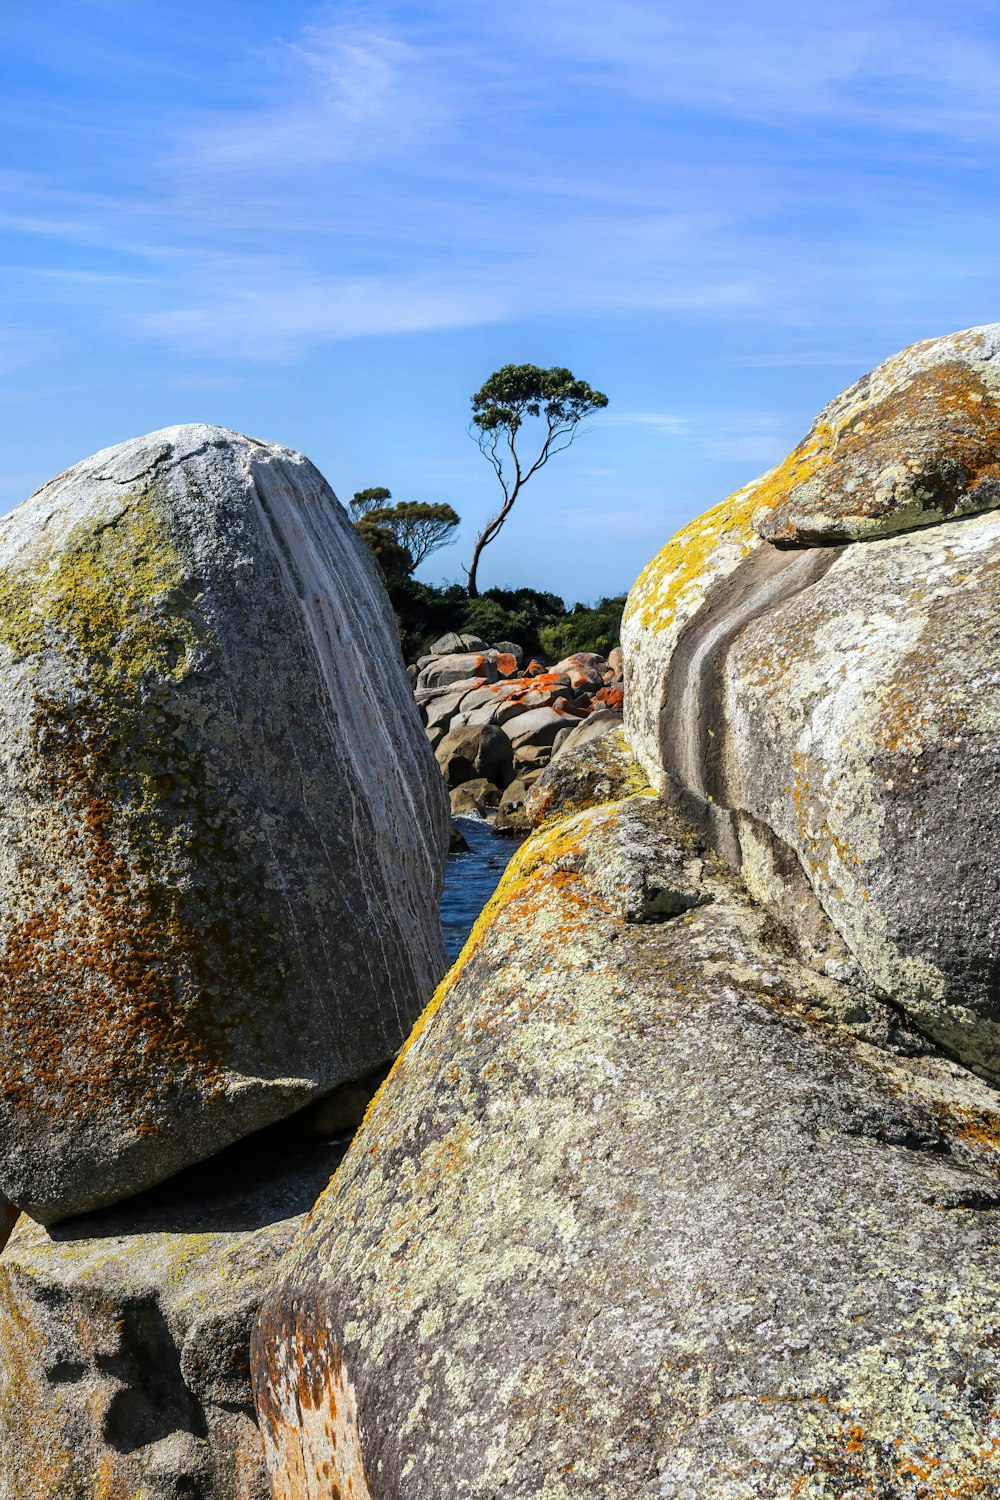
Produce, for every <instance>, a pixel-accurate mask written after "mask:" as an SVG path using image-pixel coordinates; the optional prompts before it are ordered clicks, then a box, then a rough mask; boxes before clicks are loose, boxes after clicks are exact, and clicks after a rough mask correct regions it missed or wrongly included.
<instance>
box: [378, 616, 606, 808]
mask: <svg viewBox="0 0 1000 1500" xmlns="http://www.w3.org/2000/svg"><path fill="white" fill-rule="evenodd" d="M407 673H408V675H409V677H410V680H411V681H412V683H413V687H414V696H415V698H416V702H417V707H418V708H419V710H420V716H421V718H422V720H423V723H424V726H425V728H426V731H427V738H428V740H429V741H430V744H431V746H432V748H433V750H434V754H435V757H436V759H437V763H438V765H439V766H440V768H441V772H442V775H443V776H444V780H445V785H446V786H447V788H448V792H449V797H450V801H451V810H452V814H456V813H464V812H478V813H480V814H481V815H482V816H483V817H485V818H487V819H488V820H489V821H490V822H491V823H492V824H493V827H494V830H495V831H496V832H497V833H510V834H518V833H524V832H526V831H527V829H528V828H529V827H530V826H531V824H530V821H529V819H528V818H527V816H526V814H525V812H524V804H525V799H526V798H527V796H528V793H529V792H530V790H531V788H532V787H533V786H534V785H535V783H536V782H537V781H538V779H539V777H540V776H541V775H542V773H543V772H544V770H545V768H546V766H547V765H548V764H549V762H550V761H551V760H552V758H553V756H555V755H556V754H557V753H558V751H559V750H560V749H561V748H563V747H564V746H572V745H574V744H580V743H583V742H584V741H585V740H586V739H588V738H590V737H591V736H592V735H594V734H597V733H603V732H604V730H606V729H608V728H612V727H618V726H620V725H621V724H622V722H623V705H624V695H625V678H624V670H623V660H622V653H621V650H620V649H615V650H614V651H612V652H611V653H610V655H609V656H608V657H607V659H605V658H604V657H603V656H599V655H598V654H597V653H596V652H590V651H581V652H577V653H576V654H574V655H572V656H567V657H565V658H564V659H563V660H562V661H558V662H555V663H548V662H545V661H539V660H538V659H536V658H532V659H531V660H530V661H528V662H525V660H524V652H523V651H522V649H521V647H520V646H518V645H516V644H513V643H511V642H500V643H499V644H497V645H493V646H488V645H487V644H486V642H485V641H481V640H480V639H479V638H478V637H476V636H459V635H454V634H451V635H446V636H443V637H442V638H441V639H440V640H439V641H435V643H434V645H433V646H432V647H431V649H430V651H429V652H428V653H427V655H425V656H422V657H421V658H420V659H419V661H417V662H416V663H415V664H414V665H413V666H411V667H408V668H407Z"/></svg>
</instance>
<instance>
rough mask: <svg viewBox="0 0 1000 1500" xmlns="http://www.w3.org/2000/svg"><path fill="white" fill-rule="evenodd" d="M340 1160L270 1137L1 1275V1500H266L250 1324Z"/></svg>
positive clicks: (15, 1261) (14, 1255) (57, 1232)
mask: <svg viewBox="0 0 1000 1500" xmlns="http://www.w3.org/2000/svg"><path fill="white" fill-rule="evenodd" d="M342 1153H343V1147H342V1146H338V1145H335V1144H332V1143H330V1144H314V1145H308V1144H306V1143H305V1142H304V1141H303V1140H302V1139H301V1138H300V1139H296V1137H295V1135H294V1134H291V1133H288V1134H283V1133H281V1127H279V1129H278V1131H272V1132H270V1133H269V1132H265V1133H264V1137H263V1139H262V1138H261V1137H256V1138H255V1139H254V1140H253V1141H252V1142H242V1143H240V1144H239V1145H237V1146H235V1147H231V1148H230V1149H229V1150H228V1151H227V1152H224V1153H223V1154H222V1155H221V1156H220V1157H218V1158H216V1159H215V1160H213V1161H211V1162H207V1163H204V1164H202V1165H200V1166H198V1167H194V1168H191V1169H189V1170H188V1171H187V1172H184V1173H182V1174H181V1175H180V1176H179V1177H176V1178H175V1179H173V1181H171V1182H170V1183H166V1184H162V1185H161V1186H160V1187H158V1188H154V1189H152V1190H151V1191H149V1192H147V1193H145V1194H143V1195H142V1196H141V1197H138V1198H135V1199H133V1200H131V1201H130V1202H129V1203H126V1204H119V1205H117V1206H116V1207H115V1208H113V1209H110V1210H105V1211H103V1212H101V1213H96V1214H90V1215H88V1216H87V1217H86V1218H84V1219H76V1220H73V1221H71V1222H68V1223H66V1224H63V1225H60V1226H59V1227H58V1228H57V1229H54V1230H52V1231H47V1230H45V1229H43V1228H41V1227H40V1226H39V1225H37V1224H33V1223H31V1222H30V1221H29V1220H28V1219H26V1218H22V1219H21V1221H20V1224H19V1226H18V1228H17V1230H16V1232H15V1234H14V1237H13V1239H12V1241H11V1243H10V1244H9V1245H8V1247H7V1250H6V1251H5V1253H4V1255H3V1257H2V1259H0V1495H2V1496H3V1500H103V1497H107V1500H113V1497H119V1496H121V1497H127V1500H133V1497H135V1496H137V1495H138V1496H141V1497H142V1500H174V1497H177V1496H198V1497H200V1500H266V1497H267V1496H269V1494H270V1489H269V1487H268V1483H267V1479H266V1475H265V1472H264V1462H263V1450H262V1445H261V1440H260V1435H259V1432H258V1428H257V1422H256V1418H255V1415H254V1410H253V1402H252V1396H251V1390H250V1370H249V1340H250V1325H251V1322H252V1319H253V1316H254V1312H255V1310H256V1307H257V1304H258V1302H259V1301H260V1298H261V1296H262V1295H263V1294H264V1292H265V1291H266V1290H267V1288H268V1286H269V1284H270V1281H271V1278H272V1276H273V1274H274V1271H275V1268H276V1266H277V1263H278V1261H279V1259H280V1257H281V1255H282V1254H283V1252H284V1251H285V1250H286V1249H287V1248H288V1245H289V1244H290V1243H291V1240H292V1238H293V1236H294V1233H295V1230H296V1229H297V1228H298V1227H299V1225H300V1224H301V1222H302V1219H303V1217H304V1215H305V1213H306V1211H307V1210H308V1209H309V1208H310V1207H311V1206H312V1203H313V1200H314V1199H315V1197H316V1195H317V1194H318V1193H319V1191H320V1190H321V1188H322V1187H323V1186H324V1185H325V1183H326V1181H327V1179H328V1178H329V1175H330V1173H331V1171H332V1170H333V1169H334V1167H335V1166H336V1164H337V1162H338V1161H339V1159H340V1156H341V1155H342Z"/></svg>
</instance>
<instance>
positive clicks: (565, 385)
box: [469, 365, 608, 599]
mask: <svg viewBox="0 0 1000 1500" xmlns="http://www.w3.org/2000/svg"><path fill="white" fill-rule="evenodd" d="M607 404H608V398H607V396H605V395H604V394H603V392H602V391H595V390H591V388H590V386H589V385H588V384H587V382H586V381H585V380H577V379H576V377H575V376H574V375H573V374H572V372H571V371H570V370H565V369H562V368H561V367H559V366H556V367H555V368H553V369H551V370H542V369H539V367H538V366H537V365H504V366H503V368H502V369H500V370H497V371H495V372H494V374H492V375H491V376H490V378H489V380H487V381H486V383H485V385H483V386H481V387H480V389H479V390H478V391H477V392H476V394H475V395H474V396H473V398H472V425H471V427H470V429H469V430H470V432H471V434H472V436H473V437H474V438H475V439H476V442H477V443H478V445H479V448H480V451H481V452H482V453H483V454H485V456H486V457H487V458H488V459H489V461H490V463H491V464H492V466H493V470H494V473H495V474H496V476H497V479H498V480H499V481H500V488H501V489H502V491H503V498H504V503H503V506H502V507H501V509H500V510H499V511H498V512H497V514H496V515H495V516H494V517H493V519H492V521H490V522H489V524H488V525H487V526H486V528H485V530H484V531H483V532H482V533H481V534H480V536H479V538H478V540H477V542H476V546H475V550H474V552H473V554H472V566H471V567H470V569H469V598H470V599H475V598H476V597H477V594H478V590H477V587H476V574H477V572H478V569H479V559H480V557H481V555H482V552H483V549H484V548H485V547H488V546H489V544H490V542H492V541H494V540H495V538H496V537H497V536H498V535H499V533H500V530H501V528H502V527H503V524H504V522H505V521H506V519H507V517H508V516H509V515H510V512H511V509H512V508H513V505H514V501H515V500H516V499H517V497H518V495H519V494H520V493H521V490H522V489H523V488H524V486H525V485H526V484H527V482H528V480H529V479H530V478H531V477H532V475H533V474H537V473H538V471H539V469H541V468H544V466H545V465H546V464H547V463H548V461H549V459H550V458H551V457H552V455H553V454H554V453H561V452H562V451H563V449H564V448H568V447H569V445H570V443H572V441H573V439H574V438H575V437H576V435H577V432H578V430H579V427H580V423H581V422H582V421H583V419H584V417H586V416H589V415H590V413H591V412H593V411H599V410H600V409H601V408H602V407H605V406H607ZM525 417H538V418H540V419H541V420H542V421H543V422H544V429H543V434H542V437H541V444H540V447H539V448H538V451H537V454H536V456H535V458H534V459H533V460H532V461H531V462H530V463H525V462H522V458H521V455H520V453H519V452H518V451H517V436H518V433H519V432H520V431H521V427H522V425H523V423H524V419H525Z"/></svg>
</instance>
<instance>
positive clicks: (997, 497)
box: [623, 326, 1000, 1078]
mask: <svg viewBox="0 0 1000 1500" xmlns="http://www.w3.org/2000/svg"><path fill="white" fill-rule="evenodd" d="M998 354H1000V327H998V326H991V327H988V328H983V329H974V330H971V331H970V332H968V333H963V334H956V335H953V336H951V337H949V338H945V339H939V340H935V341H932V342H928V343H926V344H920V345H916V346H914V348H913V349H910V350H906V351H904V353H903V354H901V355H898V356H896V357H895V358H894V359H892V360H889V361H888V362H887V363H886V364H885V365H883V366H881V367H880V368H879V369H878V370H876V371H875V372H874V373H873V374H872V375H870V376H866V377H865V379H864V380H862V381H859V382H858V384H857V385H856V386H854V387H852V388H851V389H850V390H849V391H847V392H845V393H844V395H842V396H840V397H838V398H837V400H835V401H834V402H832V403H831V404H830V406H829V407H828V408H827V409H826V411H825V412H823V413H822V414H821V415H820V417H819V418H818V419H817V421H816V423H815V424H814V427H813V429H812V431H811V433H810V435H809V436H808V437H807V438H806V439H805V441H804V443H803V444H800V446H799V448H797V449H796V450H795V451H794V452H793V454H791V455H790V457H789V458H788V459H787V460H786V461H785V463H784V464H781V465H779V466H778V468H776V469H774V470H772V471H771V472H770V473H769V474H766V475H764V476H763V477H762V478H761V479H759V480H757V481H756V482H755V483H754V484H752V485H750V486H748V487H747V488H746V489H745V490H743V491H740V492H739V493H738V494H737V495H735V496H733V497H732V498H731V499H730V500H729V501H726V502H725V503H724V504H723V505H721V506H719V507H718V508H717V509H716V510H715V511H712V512H710V513H709V514H708V515H706V516H704V517H702V518H701V519H700V520H698V521H695V522H692V523H691V525H690V526H689V527H686V528H685V529H684V531H682V532H680V533H679V534H678V535H677V536H676V537H675V538H674V539H673V540H672V541H671V542H670V543H669V544H668V545H667V547H666V548H665V549H664V550H663V552H662V553H661V554H660V556H659V557H658V558H656V559H655V560H654V561H653V562H652V563H651V564H650V566H649V567H648V568H647V569H646V571H645V573H644V574H643V575H642V577H641V578H640V579H639V581H638V582H637V584H636V586H635V588H634V589H633V591H632V594H631V596H630V599H629V604H628V607H627V610H626V618H625V623H624V627H623V642H624V645H625V649H626V661H627V672H628V694H627V699H626V703H627V707H626V726H627V730H628V733H629V737H630V739H631V741H632V743H633V745H634V747H635V749H636V752H637V754H638V756H639V758H640V760H641V762H642V764H643V766H644V768H645V770H646V772H647V774H648V775H649V776H650V779H651V780H652V781H653V783H654V785H655V786H656V787H657V789H658V790H660V791H661V792H662V793H663V794H664V795H667V796H669V797H670V798H672V799H674V800H676V801H677V802H678V803H679V804H680V805H681V806H682V807H683V808H684V810H685V811H686V812H687V814H688V815H689V816H690V817H691V818H692V819H693V820H694V821H695V823H696V824H697V825H698V826H700V827H702V829H703V830H704V831H705V832H706V834H707V835H708V836H709V837H710V838H711V840H712V842H713V843H714V844H715V846H716V847H717V848H718V849H719V850H720V851H722V852H723V853H724V854H725V855H726V856H727V858H728V859H729V860H730V861H731V862H732V863H733V864H735V865H738V866H739V867H740V868H741V869H742V871H743V874H744V877H745V879H746V881H747V883H748V885H749V887H750V889H751V890H752V892H753V893H754V895H755V896H756V897H757V898H758V899H759V900H760V901H762V902H763V903H765V904H766V905H769V906H770V907H771V909H772V910H774V911H775V912H776V913H777V914H778V915H779V917H781V919H782V920H784V921H786V923H787V924H788V925H789V926H790V927H791V928H792V929H793V930H794V929H797V928H800V927H801V926H802V924H803V923H807V922H811V921H813V920H814V919H815V916H816V911H815V906H816V903H817V902H818V904H819V908H821V911H822V913H825V914H826V916H827V917H829V918H830V919H831V920H832V923H833V925H834V927H835V929H836V931H837V932H838V933H839V935H840V937H841V939H842V940H843V941H844V942H845V943H846V945H847V949H848V950H849V953H848V954H846V955H845V956H844V958H843V959H842V960H841V959H838V960H836V964H837V968H836V972H837V973H840V974H841V975H847V976H849V975H852V974H853V976H854V977H856V978H862V979H863V981H864V982H865V983H866V984H868V985H869V986H875V987H877V988H878V989H879V990H880V991H881V992H882V993H884V994H886V995H887V996H889V997H890V998H892V999H893V1000H894V1001H895V1002H897V1003H899V1004H901V1005H902V1006H904V1007H905V1008H906V1010H907V1012H908V1014H909V1015H910V1017H911V1019H912V1020H913V1021H914V1022H915V1023H916V1024H917V1025H918V1026H919V1027H920V1029H921V1030H922V1031H924V1032H925V1033H926V1034H927V1035H929V1036H932V1037H934V1038H935V1039H936V1040H937V1041H939V1042H940V1043H941V1044H942V1045H944V1046H945V1047H946V1048H948V1049H949V1050H950V1051H951V1052H953V1053H954V1054H955V1055H956V1056H958V1057H960V1058H962V1059H963V1060H965V1061H966V1062H968V1063H969V1064H970V1065H971V1066H973V1067H975V1068H977V1069H979V1070H981V1071H982V1072H983V1073H985V1074H987V1075H988V1076H990V1077H992V1078H1000V970H998V966H997V953H998V951H1000V856H998V854H997V839H996V829H997V819H998V811H997V809H998V807H1000V795H998V794H1000V785H998V771H997V767H998V764H1000V711H998V705H997V679H998V674H1000V625H998V623H997V622H998V619H1000V609H998V605H1000V593H998V577H1000V572H998V563H1000V514H998V513H997V511H996V506H997V505H998V503H1000V489H998V485H997V477H996V475H997V472H998V464H1000V428H998V425H997V423H998V413H1000V406H998V395H997V392H998V390H1000V366H998ZM772 542H776V543H778V544H780V545H778V546H773V545H770V544H771V543H772ZM815 543H824V544H826V545H822V546H818V545H812V544H815ZM862 543H863V545H862ZM833 544H839V545H833ZM810 908H813V916H811V917H810V916H809V915H808V913H809V910H810ZM845 962H846V965H847V967H846V968H845V967H844V963H845Z"/></svg>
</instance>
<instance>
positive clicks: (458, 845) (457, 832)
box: [448, 823, 469, 854]
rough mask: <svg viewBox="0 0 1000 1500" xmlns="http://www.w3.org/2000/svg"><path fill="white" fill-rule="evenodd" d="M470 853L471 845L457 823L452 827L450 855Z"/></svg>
mask: <svg viewBox="0 0 1000 1500" xmlns="http://www.w3.org/2000/svg"><path fill="white" fill-rule="evenodd" d="M468 852H469V843H468V840H467V839H466V837H465V834H464V833H462V831H461V829H460V828H458V826H457V825H456V824H455V823H452V825H451V832H450V834H449V835H448V853H449V854H468Z"/></svg>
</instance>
